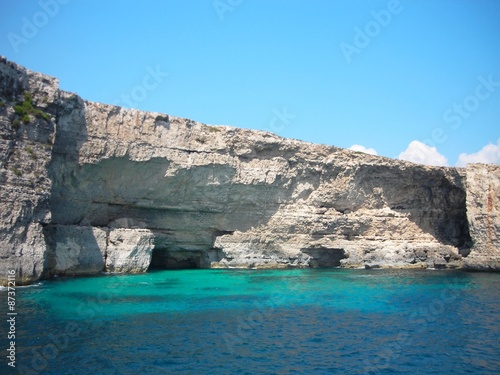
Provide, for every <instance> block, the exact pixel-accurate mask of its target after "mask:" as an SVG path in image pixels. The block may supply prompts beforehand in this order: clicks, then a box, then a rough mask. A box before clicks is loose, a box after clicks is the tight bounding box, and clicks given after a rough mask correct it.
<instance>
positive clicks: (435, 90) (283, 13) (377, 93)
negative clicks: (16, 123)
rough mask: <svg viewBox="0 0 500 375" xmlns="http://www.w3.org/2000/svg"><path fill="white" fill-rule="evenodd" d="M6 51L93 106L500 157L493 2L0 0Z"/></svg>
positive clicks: (497, 24)
mask: <svg viewBox="0 0 500 375" xmlns="http://www.w3.org/2000/svg"><path fill="white" fill-rule="evenodd" d="M63 3H64V4H63ZM44 4H45V5H44ZM0 54H1V55H4V56H6V57H7V58H8V59H10V60H12V61H15V62H17V63H19V64H22V65H24V66H26V67H27V68H29V69H32V70H35V71H40V72H43V73H46V74H49V75H52V76H56V77H58V78H59V79H60V86H61V88H62V89H64V90H68V91H73V92H76V93H78V94H79V95H81V96H82V97H83V98H85V99H88V100H92V101H99V102H104V103H119V104H122V105H124V106H130V104H132V106H133V107H135V108H139V109H143V110H151V111H158V112H164V113H168V114H171V115H176V116H182V117H188V118H191V119H194V120H197V121H201V122H204V123H208V124H224V125H233V126H238V127H243V128H251V129H263V130H274V132H275V133H277V134H279V135H281V136H284V137H291V138H297V139H301V140H306V141H311V142H317V143H324V144H329V145H335V146H340V147H346V148H348V147H350V146H352V145H354V144H358V145H362V146H364V147H366V148H373V149H375V150H376V152H377V153H378V154H379V155H384V156H388V157H393V158H397V157H398V156H399V155H400V153H401V152H403V151H405V150H407V148H408V147H409V144H410V143H411V142H412V141H415V140H417V141H420V142H425V143H427V144H428V145H429V146H435V147H436V148H437V150H431V149H429V148H428V147H427V148H426V147H423V148H422V147H421V148H420V151H419V150H418V147H417V146H419V144H418V142H417V144H416V143H415V142H414V143H413V146H415V147H416V148H415V147H414V148H413V149H412V148H411V147H410V149H408V150H407V151H408V154H409V155H410V156H409V158H410V159H411V158H412V153H413V154H415V153H418V152H420V153H423V156H422V155H421V156H422V157H423V159H422V160H423V161H424V162H432V161H433V160H434V161H435V160H436V158H437V160H441V162H437V164H444V163H446V161H443V160H444V159H439V158H440V157H444V158H446V159H447V164H448V165H455V164H456V163H457V160H458V157H459V155H460V154H461V153H465V154H476V153H478V152H480V151H481V150H482V149H483V147H485V146H487V145H488V144H490V149H489V151H484V152H483V153H486V154H488V155H489V156H487V157H488V158H489V159H487V161H491V162H497V163H498V162H500V159H499V160H495V157H496V156H495V155H497V156H498V155H500V153H499V152H498V151H499V150H500V143H498V140H499V138H500V1H497V0H454V1H444V0H414V1H411V0H400V1H397V0H391V1H351V0H328V1H327V0H316V1H306V0H302V1H298V0H275V1H270V0H242V1H239V0H216V1H214V0H175V1H174V0H163V1H161V0H158V1H152V0H150V1H147V0H145V1H137V0H136V1H130V0H123V1H102V0H101V1H95V0H69V1H68V0H41V1H18V0H0ZM151 71H157V73H155V74H152V73H151ZM166 73H168V76H166ZM488 81H489V83H488ZM484 82H486V83H484ZM124 95H125V96H126V95H128V96H130V98H131V101H132V102H130V101H129V103H128V104H127V103H126V102H125V101H124V100H123V99H122V98H123V97H124ZM456 105H458V106H459V107H456ZM283 116H285V117H283ZM283 119H284V120H285V121H283ZM433 136H434V139H432V138H433ZM420 146H422V145H420ZM481 152H482V151H481ZM492 155H493V156H492ZM483 156H484V155H483ZM415 157H416V156H415V155H413V158H415ZM466 157H467V155H466V156H465V158H466ZM469 157H470V158H472V159H470V160H472V161H474V160H476V159H477V158H476V159H474V155H472V156H470V155H469ZM426 158H427V159H426ZM428 158H430V159H432V160H431V161H429V160H428ZM464 160H469V159H464Z"/></svg>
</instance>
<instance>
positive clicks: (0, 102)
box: [0, 100, 5, 108]
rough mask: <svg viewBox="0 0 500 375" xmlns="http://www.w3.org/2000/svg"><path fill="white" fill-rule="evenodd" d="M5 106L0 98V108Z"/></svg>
mask: <svg viewBox="0 0 500 375" xmlns="http://www.w3.org/2000/svg"><path fill="white" fill-rule="evenodd" d="M2 107H5V103H4V101H3V100H0V108H2Z"/></svg>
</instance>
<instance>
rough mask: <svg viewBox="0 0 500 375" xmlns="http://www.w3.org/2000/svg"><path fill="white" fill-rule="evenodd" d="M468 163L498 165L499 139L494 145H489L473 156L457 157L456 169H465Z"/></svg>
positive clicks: (461, 155)
mask: <svg viewBox="0 0 500 375" xmlns="http://www.w3.org/2000/svg"><path fill="white" fill-rule="evenodd" d="M468 163H486V164H500V139H498V140H497V144H496V145H495V144H493V143H489V144H487V145H486V146H484V147H483V148H482V149H481V150H479V151H478V152H476V153H475V154H466V153H462V154H460V155H459V156H458V160H457V167H465V166H466V165H467V164H468Z"/></svg>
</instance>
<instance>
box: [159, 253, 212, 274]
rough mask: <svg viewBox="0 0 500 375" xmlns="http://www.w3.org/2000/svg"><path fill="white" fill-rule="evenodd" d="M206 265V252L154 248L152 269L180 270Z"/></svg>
mask: <svg viewBox="0 0 500 375" xmlns="http://www.w3.org/2000/svg"><path fill="white" fill-rule="evenodd" d="M197 268H206V267H204V253H203V252H202V251H192V250H175V251H172V250H168V249H154V250H153V254H152V257H151V263H150V265H149V269H150V270H180V269H197Z"/></svg>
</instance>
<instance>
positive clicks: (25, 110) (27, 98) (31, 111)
mask: <svg viewBox="0 0 500 375" xmlns="http://www.w3.org/2000/svg"><path fill="white" fill-rule="evenodd" d="M14 112H16V115H18V116H19V117H21V118H22V121H23V122H24V123H25V124H27V123H29V122H30V119H29V115H33V116H36V117H38V118H40V117H41V118H43V119H44V120H45V121H50V116H49V114H47V113H45V112H43V111H42V110H41V109H38V108H35V107H33V98H32V96H31V94H30V93H29V92H25V93H24V101H23V102H22V103H18V104H17V105H15V106H14Z"/></svg>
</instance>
